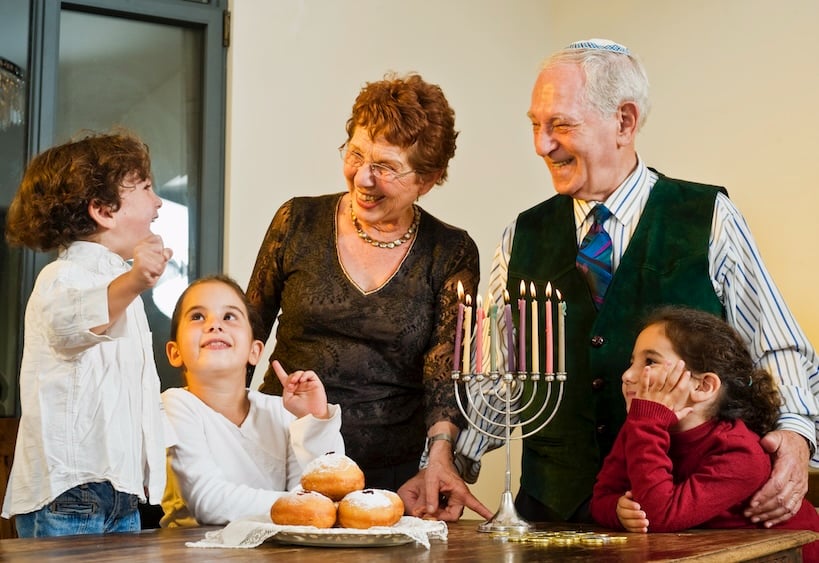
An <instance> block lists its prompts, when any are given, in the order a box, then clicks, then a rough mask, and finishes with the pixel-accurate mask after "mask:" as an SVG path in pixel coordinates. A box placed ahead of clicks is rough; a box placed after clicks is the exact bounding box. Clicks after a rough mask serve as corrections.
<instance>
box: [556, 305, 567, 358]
mask: <svg viewBox="0 0 819 563" xmlns="http://www.w3.org/2000/svg"><path fill="white" fill-rule="evenodd" d="M555 291H556V293H557V371H558V373H566V302H565V301H563V297H562V296H561V295H560V290H555Z"/></svg>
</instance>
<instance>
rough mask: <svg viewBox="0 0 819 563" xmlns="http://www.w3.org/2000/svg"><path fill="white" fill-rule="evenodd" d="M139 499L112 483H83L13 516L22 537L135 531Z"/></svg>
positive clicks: (137, 524)
mask: <svg viewBox="0 0 819 563" xmlns="http://www.w3.org/2000/svg"><path fill="white" fill-rule="evenodd" d="M138 504H139V499H138V498H137V496H136V495H129V494H127V493H122V492H119V491H117V490H115V489H114V487H113V486H111V483H109V482H108V481H103V482H102V483H85V484H82V485H78V486H76V487H74V488H73V489H68V490H67V491H65V492H64V493H62V494H61V495H60V496H58V497H57V498H55V499H54V500H53V501H51V502H50V503H49V504H47V505H45V506H44V507H43V508H41V509H40V510H35V511H34V512H29V513H27V514H18V515H16V516H15V517H14V520H15V522H16V525H17V535H19V536H20V537H21V538H41V537H47V536H70V535H74V534H107V533H110V532H136V531H139V529H140V527H141V524H140V519H139V510H138V509H137V508H138Z"/></svg>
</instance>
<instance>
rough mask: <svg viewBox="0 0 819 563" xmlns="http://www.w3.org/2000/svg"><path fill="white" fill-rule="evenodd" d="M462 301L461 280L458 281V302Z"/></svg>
mask: <svg viewBox="0 0 819 563" xmlns="http://www.w3.org/2000/svg"><path fill="white" fill-rule="evenodd" d="M463 300H464V284H462V283H461V280H458V301H459V302H460V301H463Z"/></svg>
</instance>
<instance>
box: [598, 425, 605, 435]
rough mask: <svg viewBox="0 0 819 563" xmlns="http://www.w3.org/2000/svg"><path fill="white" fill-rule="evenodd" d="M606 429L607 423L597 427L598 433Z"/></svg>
mask: <svg viewBox="0 0 819 563" xmlns="http://www.w3.org/2000/svg"><path fill="white" fill-rule="evenodd" d="M605 431H606V425H605V424H601V425H600V426H598V427H597V433H598V434H602V433H603V432H605Z"/></svg>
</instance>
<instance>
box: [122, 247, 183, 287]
mask: <svg viewBox="0 0 819 563" xmlns="http://www.w3.org/2000/svg"><path fill="white" fill-rule="evenodd" d="M171 256H173V250H171V249H170V248H165V246H164V244H163V243H162V237H161V236H159V235H151V236H149V237H148V238H145V239H143V240H141V241H139V242H138V243H137V244H136V246H135V247H134V263H133V266H132V267H131V271H132V272H133V274H134V275H135V276H136V277H137V279H138V280H139V281H140V282H141V283H142V284H143V285H144V286H145V289H148V288H150V287H154V286H155V285H156V282H157V281H159V278H160V277H162V274H163V273H164V272H165V266H167V264H168V260H170V259H171Z"/></svg>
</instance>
